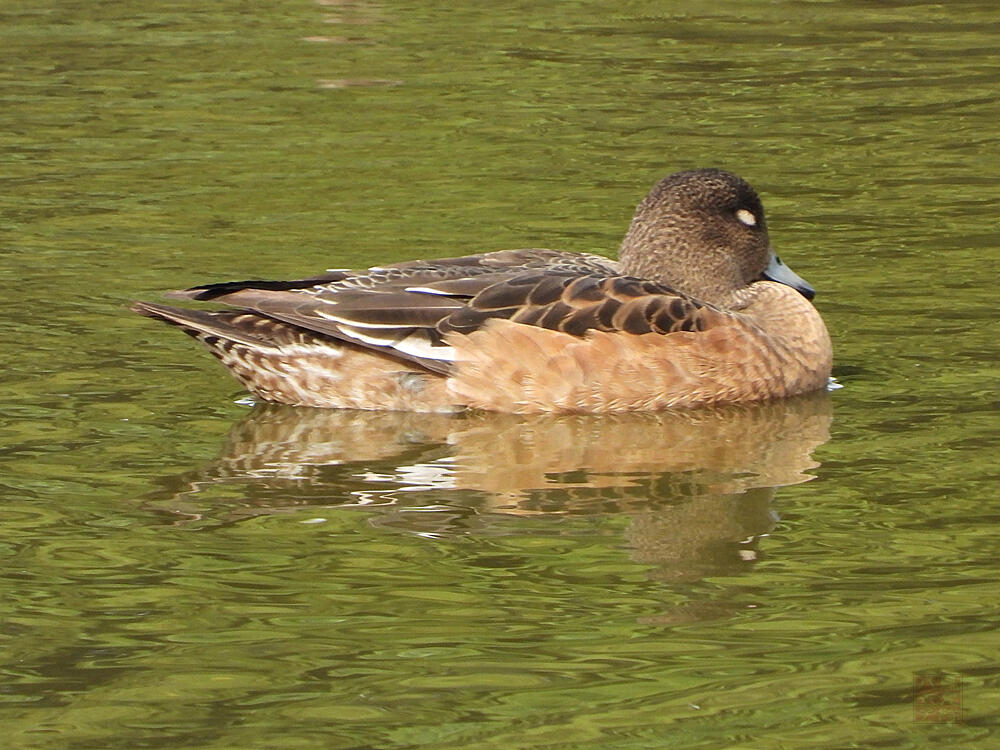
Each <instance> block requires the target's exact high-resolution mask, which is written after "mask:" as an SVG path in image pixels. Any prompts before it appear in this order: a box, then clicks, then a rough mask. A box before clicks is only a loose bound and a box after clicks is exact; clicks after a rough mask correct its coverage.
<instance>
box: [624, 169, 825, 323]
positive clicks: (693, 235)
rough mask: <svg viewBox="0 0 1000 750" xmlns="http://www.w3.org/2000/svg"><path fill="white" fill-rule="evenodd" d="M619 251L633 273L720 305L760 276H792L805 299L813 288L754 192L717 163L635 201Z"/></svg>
mask: <svg viewBox="0 0 1000 750" xmlns="http://www.w3.org/2000/svg"><path fill="white" fill-rule="evenodd" d="M618 257H619V260H620V263H621V269H622V271H623V272H624V273H626V274H628V275H630V276H638V277H640V278H644V279H652V280H654V281H658V282H660V283H663V284H667V285H668V286H671V287H673V288H674V289H677V290H678V291H680V292H683V293H684V294H687V295H690V296H692V297H695V298H696V299H700V300H704V301H705V302H711V303H715V304H721V305H723V306H726V305H727V302H731V301H732V300H733V295H734V293H738V292H739V291H741V290H743V289H745V288H746V287H747V286H749V285H750V284H752V283H753V282H755V281H763V280H772V281H779V282H781V283H784V284H788V285H789V286H791V287H793V288H795V289H797V290H798V291H799V292H801V293H802V294H803V295H804V296H805V297H806V298H808V299H812V295H813V290H812V287H810V286H809V285H808V284H807V283H806V282H805V281H804V280H803V279H801V278H799V277H798V276H796V275H795V274H794V273H792V272H791V271H790V270H789V269H788V268H787V267H786V266H784V265H782V264H781V261H779V260H778V259H777V257H776V256H775V255H774V252H773V250H772V249H771V242H770V239H769V238H768V235H767V222H766V221H765V220H764V207H763V206H762V205H761V202H760V198H758V197H757V193H756V192H755V191H754V189H753V188H752V187H750V184H749V183H747V182H746V181H745V180H743V179H741V178H739V177H737V176H736V175H734V174H730V173H729V172H724V171H722V170H720V169H693V170H690V171H686V172H676V173H674V174H672V175H670V176H669V177H665V178H664V179H662V180H660V182H658V183H657V184H656V185H655V186H654V187H653V189H652V190H650V191H649V195H647V196H646V198H645V199H644V200H643V201H642V203H640V204H639V207H638V208H637V209H636V212H635V216H634V217H633V219H632V224H631V226H629V230H628V233H627V234H626V235H625V239H624V241H623V242H622V246H621V250H620V251H619V256H618Z"/></svg>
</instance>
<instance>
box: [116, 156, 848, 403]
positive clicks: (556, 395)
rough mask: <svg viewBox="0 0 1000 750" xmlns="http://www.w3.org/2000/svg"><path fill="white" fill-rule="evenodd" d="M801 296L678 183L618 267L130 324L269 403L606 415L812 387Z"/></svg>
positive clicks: (652, 204) (395, 271) (510, 273)
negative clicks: (175, 342) (151, 325)
mask: <svg viewBox="0 0 1000 750" xmlns="http://www.w3.org/2000/svg"><path fill="white" fill-rule="evenodd" d="M769 278H774V279H775V280H776V281H781V282H782V283H775V281H770V280H768V279H769ZM793 287H794V288H793ZM796 290H798V291H796ZM800 292H801V293H800ZM811 295H812V290H811V288H809V287H808V285H807V284H805V282H803V281H802V280H801V279H799V278H798V277H797V276H795V275H794V274H792V273H791V272H790V271H788V269H787V268H786V267H784V266H782V265H781V264H780V261H777V259H776V258H775V257H774V255H773V252H772V251H771V249H770V243H769V239H768V235H767V229H766V224H765V221H764V213H763V208H762V206H761V204H760V200H759V199H758V198H757V195H756V193H755V192H754V191H753V189H752V188H751V187H750V186H749V185H748V184H747V183H746V182H744V181H743V180H741V179H740V178H738V177H735V176H734V175H731V174H729V173H726V172H722V171H719V170H693V171H689V172H679V173H676V174H674V175H671V176H670V177H667V178H665V179H664V180H662V181H661V182H660V183H658V184H657V185H656V186H655V187H654V188H653V190H652V191H651V192H650V194H649V195H648V196H647V197H646V199H645V200H643V202H642V203H641V204H640V205H639V207H638V209H637V211H636V216H635V218H634V219H633V220H632V224H631V226H630V228H629V232H628V234H627V235H626V237H625V240H624V242H623V244H622V248H621V251H620V261H618V262H615V261H611V260H608V259H606V258H603V257H600V256H596V255H586V254H579V253H569V252H563V251H557V250H538V249H532V250H506V251H500V252H494V253H483V254H479V255H471V256H464V257H460V258H448V259H440V260H430V261H408V262H404V263H397V264H391V265H387V266H383V267H376V268H372V269H368V270H367V271H361V272H348V271H334V272H329V273H327V274H324V275H322V276H316V277H312V278H309V279H303V280H300V281H289V282H273V281H246V282H226V283H223V284H210V285H207V286H202V287H194V288H192V289H189V290H186V291H183V292H173V293H171V294H170V295H168V296H173V297H179V298H185V299H194V300H216V301H218V302H222V303H225V304H228V305H232V306H234V307H237V308H240V309H238V310H229V311H226V310H223V311H216V312H206V311H201V310H189V309H182V308H174V307H167V306H164V305H154V304H150V303H145V302H137V303H135V305H134V306H133V309H134V310H135V311H136V312H139V313H140V314H143V315H147V316H149V317H153V318H158V319H161V320H163V321H165V322H167V323H171V324H173V325H176V326H179V327H180V328H182V329H183V330H184V331H185V332H186V333H189V334H190V335H192V336H194V337H195V338H197V339H198V340H200V341H201V342H202V343H203V344H205V345H206V346H207V347H208V348H209V350H210V351H211V352H212V353H213V354H214V355H215V356H216V357H218V358H219V359H220V360H221V361H222V363H223V364H224V365H226V367H228V368H229V369H230V371H231V372H232V373H233V374H234V375H235V376H236V377H237V379H239V380H240V382H241V383H243V384H244V386H246V387H247V389H248V390H250V391H251V392H252V393H254V394H255V395H256V396H258V397H259V398H262V399H265V400H269V401H278V402H283V403H290V404H301V405H308V406H323V407H344V408H361V409H397V410H410V411H453V410H456V409H462V408H480V409H489V410H494V411H507V412H547V411H552V412H613V411H636V410H656V409H665V408H673V407H689V406H699V405H704V404H712V403H725V402H741V401H759V400H764V399H769V398H777V397H782V396H788V395H793V394H796V393H803V392H806V391H810V390H815V389H818V388H820V387H822V386H823V385H824V384H825V383H826V382H827V378H828V377H829V374H830V367H831V361H832V350H831V345H830V339H829V336H828V334H827V332H826V328H825V326H824V325H823V321H822V319H821V318H820V316H819V314H818V313H817V312H816V310H815V308H814V307H813V306H812V305H811V304H810V302H809V301H808V299H807V297H811Z"/></svg>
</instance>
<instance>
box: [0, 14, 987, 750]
mask: <svg viewBox="0 0 1000 750" xmlns="http://www.w3.org/2000/svg"><path fill="white" fill-rule="evenodd" d="M998 21H1000V14H998V11H997V10H996V9H995V7H994V6H993V4H991V3H985V2H956V3H949V4H947V5H913V4H903V3H880V4H877V5H873V4H870V3H854V2H839V3H824V2H796V1H791V0H789V1H786V2H774V3H767V4H763V3H759V4H756V5H748V4H746V3H734V2H720V3H713V4H711V5H710V6H707V5H705V4H703V3H693V2H674V3H646V2H631V3H625V4H622V3H604V2H596V3H588V4H579V3H572V4H569V3H560V4H552V5H551V6H550V7H547V6H544V5H538V4H534V5H532V4H517V3H503V4H491V5H489V6H482V5H477V4H473V3H466V4H462V3H459V4H455V3H452V4H449V5H448V6H447V7H443V6H442V7H437V6H435V5H434V4H430V3H427V4H421V3H378V4H375V3H364V2H342V3H341V2H336V3H335V2H331V1H330V0H326V2H323V3H318V4H317V3H310V2H307V1H306V0H294V1H293V0H283V1H282V2H276V3H270V4H268V7H267V8H262V7H257V6H254V7H253V8H250V7H248V6H246V4H243V3H236V2H230V1H224V2H217V3H211V4H208V5H205V4H204V3H202V4H195V3H189V2H185V1H184V0H181V1H180V2H175V3H171V4H169V6H166V7H165V6H163V5H162V4H154V3H137V2H123V3H116V4H113V5H109V4H106V3H102V4H94V3H83V2H75V3H74V2H64V3H58V4H57V3H53V2H48V3H45V2H43V3H27V2H24V1H23V0H6V1H5V2H4V3H3V6H2V7H0V47H2V49H3V50H4V63H3V66H2V68H0V184H2V189H0V243H2V244H0V247H2V248H3V261H2V263H0V284H2V288H3V290H4V294H3V295H2V297H0V307H2V315H3V320H4V326H3V333H2V334H0V352H2V355H3V361H4V367H3V369H2V370H0V388H2V390H0V394H2V395H0V399H2V400H0V409H2V414H0V447H2V458H0V462H2V469H0V477H2V478H0V496H2V506H0V507H2V509H3V510H2V511H0V517H2V519H3V522H2V525H0V554H2V555H3V559H4V565H3V567H2V569H0V592H2V596H0V664H2V670H3V679H2V680H0V717H2V719H3V726H4V730H5V736H6V742H7V745H8V746H10V747H15V748H60V749H62V748H72V749H76V748H81V749H82V748H102V749H103V748H137V747H162V748H188V747H198V748H212V749H214V748H219V749H220V750H221V749H222V748H233V747H242V748H300V747H301V748H313V747H329V748H369V747H378V748H417V747H430V748H467V747H478V748H493V747H496V748H505V749H506V748H526V749H527V748H574V749H576V748H598V747H600V748H608V747H611V748H622V749H629V750H631V749H632V748H660V747H684V748H689V747H690V748H716V747H718V748H729V747H748V746H753V747H763V748H771V747H774V748H778V747H823V748H840V747H871V746H880V747H900V748H903V747H937V746H941V745H947V746H952V747H985V746H988V744H989V743H990V741H991V739H992V741H993V742H995V741H996V740H995V736H996V732H997V719H996V705H997V701H998V698H1000V690H998V685H997V674H998V665H997V653H998V647H1000V639H998V637H997V635H996V632H995V623H996V622H997V619H998V616H1000V612H998V607H997V591H998V588H997V572H996V552H997V550H996V537H997V533H996V532H997V527H996V523H997V522H996V519H997V517H998V505H997V499H996V492H995V486H996V485H995V481H996V478H997V476H996V458H995V456H996V455H997V443H998V430H997V406H998V400H997V388H996V383H997V375H998V356H997V348H996V341H997V340H998V335H1000V330H998V323H997V320H996V315H995V306H996V294H995V281H994V279H993V275H992V269H993V268H994V267H995V265H996V261H997V258H998V246H1000V232H998V227H997V222H996V217H995V215H994V214H995V211H993V210H992V207H993V206H994V204H995V202H996V194H997V187H998V183H1000V177H998V176H997V159H996V156H995V154H994V153H993V152H994V151H995V148H994V147H995V143H996V141H997V137H998V135H1000V133H998V127H997V122H998V121H1000V106H998V101H1000V96H998V95H997V93H996V92H997V91H998V90H1000V87H998V84H1000V80H998V79H1000V73H998V72H997V66H996V53H995V46H996V45H995V41H996V40H995V33H994V29H995V28H996V24H997V23H998ZM709 165H711V166H720V167H724V168H728V169H731V170H733V171H735V172H737V173H739V174H741V175H743V176H745V177H746V178H748V179H749V180H750V181H751V182H752V183H754V184H755V186H756V187H757V188H758V189H759V191H760V192H761V194H762V197H763V200H764V204H765V207H766V208H767V209H768V216H769V224H770V228H771V234H772V239H773V240H774V242H775V245H776V247H777V249H778V251H779V253H780V254H781V256H782V257H783V259H784V260H786V261H787V262H788V263H789V264H790V265H791V266H792V267H793V268H794V269H795V270H796V271H797V272H798V273H800V274H801V275H803V276H804V277H805V278H806V279H808V280H809V281H810V282H812V283H813V285H814V286H816V287H817V289H818V290H819V296H818V297H817V305H818V307H819V308H820V310H821V311H822V313H823V315H824V317H825V318H826V320H827V322H828V325H829V327H830V330H831V333H832V335H833V338H834V343H835V348H836V360H837V361H836V368H835V374H836V375H837V376H838V378H839V380H840V381H841V382H842V383H843V384H844V385H845V388H844V389H843V390H840V391H837V392H834V393H829V394H816V395H815V396H813V397H810V398H806V399H796V400H793V401H790V402H787V403H783V404H775V405H770V406H758V407H749V408H738V409H729V410H720V411H718V412H704V413H698V414H688V415H628V416H621V417H613V418H595V417H542V418H511V417H505V416H502V415H493V416H491V415H465V416H458V417H440V418H438V417H428V416H426V415H423V416H419V417H414V416H412V415H357V414H350V413H334V412H315V411H310V410H295V409H287V408H274V407H263V406H258V407H255V408H253V409H250V408H249V407H247V406H244V405H240V404H238V403H236V401H237V399H240V398H241V396H242V395H243V394H242V393H241V392H240V391H239V389H238V386H237V385H236V384H235V382H234V381H232V380H230V379H228V378H227V377H226V376H225V375H224V374H223V373H222V372H221V370H220V369H219V368H218V365H217V364H216V363H215V362H214V361H212V360H211V358H210V357H208V356H207V355H206V354H204V353H203V352H201V351H199V350H198V349H196V348H195V346H194V345H193V344H192V342H190V341H189V340H188V339H186V338H185V337H183V336H180V335H178V334H177V333H176V332H175V331H170V330H168V329H167V328H165V327H159V326H156V325H154V324H153V323H152V322H151V321H148V320H144V319H141V318H139V317H138V316H133V315H131V314H129V313H127V312H126V311H125V310H124V306H125V304H126V303H127V302H128V301H129V300H131V299H135V298H144V299H152V298H154V297H155V296H156V295H157V294H158V293H159V291H160V290H163V289H170V288H176V287H183V286H188V285H190V284H193V283H198V282H206V281H215V280H225V279H236V278H248V277H263V278H269V277H273V278H282V277H285V278H288V277H296V276H301V275H306V274H310V273H314V272H316V271H319V270H322V269H324V268H327V267H331V266H364V265H368V264H371V263H376V262H384V261H389V260H401V259H404V258H411V257H431V256H449V255H457V254H461V253H465V252H471V251H479V250H493V249H502V248H507V247H524V246H549V247H561V248H567V249H576V250H581V251H596V252H603V253H613V252H614V250H615V248H616V246H617V243H618V241H619V239H620V237H621V235H622V233H623V232H624V229H625V226H626V224H627V221H628V219H629V217H630V216H631V212H632V210H633V208H634V206H635V203H636V202H638V200H639V199H640V198H641V197H642V196H643V195H644V193H645V191H646V190H647V189H648V187H649V186H650V185H651V184H652V183H653V182H655V181H656V180H657V179H658V178H659V177H661V176H662V175H664V174H666V173H667V172H670V171H673V170H676V169H681V168H686V167H693V166H709ZM810 479H811V481H806V480H810ZM923 671H932V672H940V673H941V674H942V675H943V677H944V678H945V680H946V684H952V683H953V682H954V681H955V680H957V679H960V680H961V684H962V689H963V693H962V713H961V716H960V718H961V721H960V722H934V721H930V722H928V721H919V722H918V721H915V718H925V719H926V718H928V717H927V716H926V715H923V716H921V715H919V712H917V715H915V711H917V709H918V708H919V706H917V705H916V704H915V703H914V700H913V685H914V674H915V673H918V672H923ZM931 718H935V717H931ZM937 718H939V719H940V718H955V716H952V715H950V714H949V715H943V716H942V715H939V716H937Z"/></svg>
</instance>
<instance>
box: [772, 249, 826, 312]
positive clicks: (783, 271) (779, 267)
mask: <svg viewBox="0 0 1000 750" xmlns="http://www.w3.org/2000/svg"><path fill="white" fill-rule="evenodd" d="M763 277H764V278H765V279H767V280H768V281H777V282H778V283H779V284H786V285H787V286H790V287H791V288H792V289H794V290H795V291H797V292H798V293H799V294H801V295H802V296H803V297H805V298H806V299H809V300H811V299H812V298H813V297H815V296H816V290H815V289H813V288H812V286H810V284H809V282H808V281H806V280H805V279H803V278H802V277H801V276H799V275H798V274H797V273H795V271H793V270H792V269H791V268H789V267H788V266H786V265H785V264H784V263H782V262H781V258H779V257H778V256H777V255H775V254H774V253H771V262H770V263H769V264H768V266H767V268H765V269H764V274H763Z"/></svg>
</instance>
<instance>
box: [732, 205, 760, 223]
mask: <svg viewBox="0 0 1000 750" xmlns="http://www.w3.org/2000/svg"><path fill="white" fill-rule="evenodd" d="M736 218H737V219H739V220H740V221H742V222H743V223H744V224H746V225H747V226H748V227H755V226H757V217H756V216H754V215H753V214H752V213H751V212H750V211H747V210H746V209H745V208H741V209H740V210H739V211H737V212H736Z"/></svg>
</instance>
